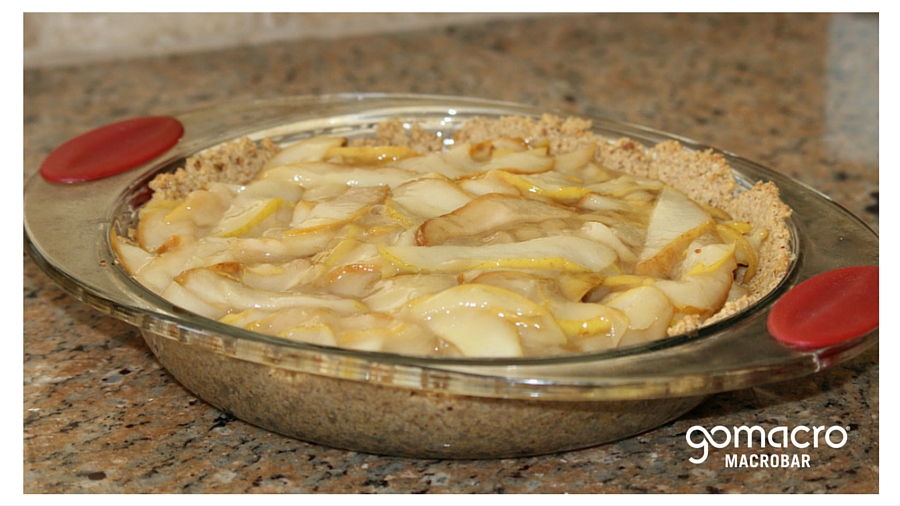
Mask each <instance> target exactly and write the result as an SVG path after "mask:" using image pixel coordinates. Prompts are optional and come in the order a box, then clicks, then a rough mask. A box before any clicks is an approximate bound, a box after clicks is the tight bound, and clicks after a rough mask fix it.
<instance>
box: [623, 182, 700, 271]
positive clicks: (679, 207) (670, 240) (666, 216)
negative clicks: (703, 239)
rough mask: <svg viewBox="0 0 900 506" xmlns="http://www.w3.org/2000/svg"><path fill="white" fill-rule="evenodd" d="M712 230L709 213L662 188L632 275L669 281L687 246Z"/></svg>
mask: <svg viewBox="0 0 900 506" xmlns="http://www.w3.org/2000/svg"><path fill="white" fill-rule="evenodd" d="M714 227H715V223H714V222H713V219H712V217H711V216H710V215H709V213H707V212H706V211H704V210H703V209H702V208H701V207H700V206H698V205H697V204H695V203H694V202H693V201H691V199H689V198H687V197H686V196H685V195H684V194H683V193H681V192H679V191H678V190H675V189H674V188H670V187H665V188H664V189H663V190H662V192H660V195H659V199H658V200H657V201H656V205H655V206H654V208H653V211H652V213H651V214H650V223H649V224H648V226H647V236H646V238H645V240H644V247H643V249H642V250H641V254H640V256H639V258H638V263H637V264H636V265H635V267H634V273H635V274H637V275H640V276H654V277H658V278H666V277H668V275H669V272H670V271H671V269H672V266H673V264H674V263H675V262H676V261H677V260H679V259H680V258H681V255H682V254H683V253H684V251H685V250H686V249H687V247H688V245H689V244H690V243H691V242H693V241H694V239H696V238H698V237H700V236H701V235H703V234H704V233H706V232H708V231H710V230H712V229H713V228H714Z"/></svg>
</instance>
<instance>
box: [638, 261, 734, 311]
mask: <svg viewBox="0 0 900 506" xmlns="http://www.w3.org/2000/svg"><path fill="white" fill-rule="evenodd" d="M734 250H735V247H734V245H733V244H730V245H724V244H709V245H706V246H702V247H697V248H694V247H691V248H690V249H689V250H688V254H687V257H686V258H685V261H684V266H683V267H682V270H683V271H684V272H685V273H686V274H685V275H684V276H683V277H682V278H681V279H680V280H665V279H664V280H659V281H657V282H656V283H655V285H654V286H656V287H657V288H659V289H660V290H662V291H663V292H664V293H665V294H666V295H667V296H668V298H669V300H671V301H672V304H673V305H674V306H675V308H676V310H677V311H678V312H679V313H681V314H697V315H700V317H701V318H705V317H708V316H710V315H711V314H712V313H714V312H715V311H716V310H717V309H718V308H719V307H721V306H722V304H724V303H725V300H726V299H727V297H728V294H729V292H730V290H731V285H732V283H733V281H734V271H735V269H737V262H736V260H735V258H734Z"/></svg>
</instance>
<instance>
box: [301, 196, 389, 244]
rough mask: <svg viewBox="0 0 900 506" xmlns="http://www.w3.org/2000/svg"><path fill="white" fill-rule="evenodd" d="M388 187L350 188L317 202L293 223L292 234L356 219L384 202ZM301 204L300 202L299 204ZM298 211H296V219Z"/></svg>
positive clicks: (329, 226)
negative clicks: (341, 193) (329, 198)
mask: <svg viewBox="0 0 900 506" xmlns="http://www.w3.org/2000/svg"><path fill="white" fill-rule="evenodd" d="M387 194H388V189H387V188H386V187H384V186H364V187H359V188H350V189H348V190H347V191H346V192H345V193H344V194H343V195H340V196H338V197H336V198H334V199H331V200H326V201H325V202H321V203H318V204H316V205H315V206H314V207H313V208H312V209H310V210H309V212H306V213H304V214H303V215H302V219H301V220H300V221H293V222H292V223H291V232H289V233H291V234H297V233H302V232H305V231H310V230H316V229H318V228H323V227H324V228H332V227H335V226H339V225H343V224H345V223H348V222H351V221H354V220H356V219H358V218H359V217H361V216H362V215H363V214H365V213H366V212H368V211H369V209H370V208H371V207H372V206H374V205H376V204H380V203H382V202H384V199H385V197H386V196H387ZM299 205H300V204H298V206H299ZM297 216H298V215H297V213H296V212H295V213H294V217H295V219H296V218H297Z"/></svg>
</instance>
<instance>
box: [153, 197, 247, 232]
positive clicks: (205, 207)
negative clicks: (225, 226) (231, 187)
mask: <svg viewBox="0 0 900 506" xmlns="http://www.w3.org/2000/svg"><path fill="white" fill-rule="evenodd" d="M231 200H232V199H231V196H230V195H227V194H223V192H211V191H208V190H196V191H193V192H191V193H189V194H188V196H187V197H186V198H185V200H184V202H182V203H181V204H179V205H178V206H177V207H175V208H174V209H172V210H171V211H169V213H168V214H166V216H165V218H164V220H165V221H166V222H169V223H171V222H174V221H191V222H193V223H194V224H195V225H197V226H200V227H208V226H212V225H215V224H216V223H218V222H219V220H221V219H222V215H223V214H225V211H227V210H228V208H229V207H230V206H231Z"/></svg>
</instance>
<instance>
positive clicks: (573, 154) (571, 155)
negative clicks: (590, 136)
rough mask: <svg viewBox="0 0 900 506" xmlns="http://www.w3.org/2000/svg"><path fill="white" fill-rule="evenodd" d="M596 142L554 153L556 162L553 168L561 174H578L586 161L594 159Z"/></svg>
mask: <svg viewBox="0 0 900 506" xmlns="http://www.w3.org/2000/svg"><path fill="white" fill-rule="evenodd" d="M596 149H597V145H596V144H593V143H592V144H587V145H584V146H580V147H578V148H576V149H575V150H573V151H570V152H568V153H563V154H560V155H556V157H555V158H556V163H555V164H554V165H553V170H555V171H557V172H561V173H563V174H570V175H578V173H579V171H581V170H582V169H583V168H584V167H585V166H586V165H587V164H588V163H590V162H591V161H592V160H593V159H594V152H595V151H596Z"/></svg>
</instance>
